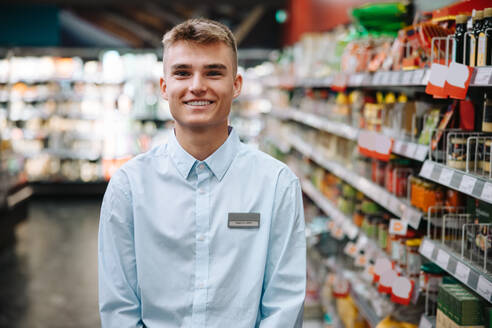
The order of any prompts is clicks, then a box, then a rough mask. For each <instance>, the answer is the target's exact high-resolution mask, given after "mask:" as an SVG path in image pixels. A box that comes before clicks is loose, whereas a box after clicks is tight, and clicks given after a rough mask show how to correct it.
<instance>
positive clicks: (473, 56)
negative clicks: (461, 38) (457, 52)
mask: <svg viewBox="0 0 492 328" xmlns="http://www.w3.org/2000/svg"><path fill="white" fill-rule="evenodd" d="M482 19H483V11H482V10H478V11H476V12H475V16H473V18H472V22H473V29H472V33H470V35H469V37H470V62H469V66H472V67H474V66H477V46H478V37H479V35H480V32H481V31H482Z"/></svg>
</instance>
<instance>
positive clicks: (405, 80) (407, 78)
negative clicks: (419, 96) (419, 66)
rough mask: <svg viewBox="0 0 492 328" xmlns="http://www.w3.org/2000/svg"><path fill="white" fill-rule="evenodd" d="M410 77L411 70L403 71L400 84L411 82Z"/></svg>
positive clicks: (411, 75) (411, 74)
mask: <svg viewBox="0 0 492 328" xmlns="http://www.w3.org/2000/svg"><path fill="white" fill-rule="evenodd" d="M412 77H413V72H412V71H406V72H403V77H402V84H403V85H410V84H411V83H412Z"/></svg>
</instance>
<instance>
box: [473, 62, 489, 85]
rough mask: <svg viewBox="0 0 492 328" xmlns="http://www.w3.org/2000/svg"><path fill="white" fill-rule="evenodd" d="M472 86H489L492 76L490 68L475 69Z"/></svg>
mask: <svg viewBox="0 0 492 328" xmlns="http://www.w3.org/2000/svg"><path fill="white" fill-rule="evenodd" d="M475 70H476V74H475V81H473V84H474V85H489V84H490V77H491V76H492V67H490V66H489V67H476V68H475Z"/></svg>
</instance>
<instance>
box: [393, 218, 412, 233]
mask: <svg viewBox="0 0 492 328" xmlns="http://www.w3.org/2000/svg"><path fill="white" fill-rule="evenodd" d="M407 230H408V224H407V222H405V221H403V220H396V219H391V220H390V226H389V233H390V234H392V235H399V236H405V235H406V234H407Z"/></svg>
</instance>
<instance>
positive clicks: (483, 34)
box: [477, 8, 492, 66]
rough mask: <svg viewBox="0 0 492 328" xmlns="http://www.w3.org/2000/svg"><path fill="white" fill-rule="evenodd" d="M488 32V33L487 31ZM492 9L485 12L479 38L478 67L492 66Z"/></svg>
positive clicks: (486, 9)
mask: <svg viewBox="0 0 492 328" xmlns="http://www.w3.org/2000/svg"><path fill="white" fill-rule="evenodd" d="M487 30H488V31H487ZM491 46H492V8H485V9H484V11H483V21H482V30H481V31H480V34H479V36H478V47H477V66H486V65H492V52H491V51H492V49H491Z"/></svg>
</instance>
